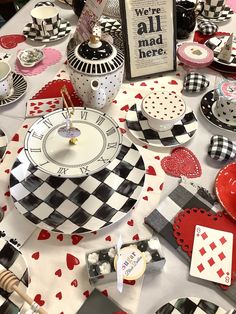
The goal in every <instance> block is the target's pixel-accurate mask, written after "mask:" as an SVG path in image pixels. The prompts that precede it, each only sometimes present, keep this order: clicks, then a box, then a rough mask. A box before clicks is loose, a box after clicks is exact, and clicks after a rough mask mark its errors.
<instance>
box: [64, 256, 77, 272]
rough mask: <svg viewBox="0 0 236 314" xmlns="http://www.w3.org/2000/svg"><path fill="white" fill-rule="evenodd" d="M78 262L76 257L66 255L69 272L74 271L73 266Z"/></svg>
mask: <svg viewBox="0 0 236 314" xmlns="http://www.w3.org/2000/svg"><path fill="white" fill-rule="evenodd" d="M79 263H80V261H79V259H78V258H77V257H75V256H74V255H72V254H69V253H67V254H66V265H67V268H68V269H69V270H72V269H74V267H75V266H77V265H79Z"/></svg>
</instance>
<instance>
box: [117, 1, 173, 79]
mask: <svg viewBox="0 0 236 314" xmlns="http://www.w3.org/2000/svg"><path fill="white" fill-rule="evenodd" d="M120 13H121V20H122V32H123V40H124V50H125V57H126V58H125V59H126V76H127V78H128V79H130V78H136V77H141V76H148V75H152V74H156V73H162V72H167V71H174V70H175V69H176V26H175V0H120Z"/></svg>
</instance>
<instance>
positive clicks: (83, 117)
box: [80, 111, 88, 120]
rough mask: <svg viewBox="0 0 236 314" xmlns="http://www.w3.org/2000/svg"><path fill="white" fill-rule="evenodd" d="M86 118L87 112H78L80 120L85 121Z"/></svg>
mask: <svg viewBox="0 0 236 314" xmlns="http://www.w3.org/2000/svg"><path fill="white" fill-rule="evenodd" d="M87 116H88V111H81V112H80V117H81V120H87Z"/></svg>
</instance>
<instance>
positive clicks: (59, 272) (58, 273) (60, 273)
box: [55, 269, 62, 277]
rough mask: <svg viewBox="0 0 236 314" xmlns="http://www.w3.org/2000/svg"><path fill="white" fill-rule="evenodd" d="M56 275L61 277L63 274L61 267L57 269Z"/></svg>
mask: <svg viewBox="0 0 236 314" xmlns="http://www.w3.org/2000/svg"><path fill="white" fill-rule="evenodd" d="M55 275H56V276H58V277H61V275H62V272H61V269H58V270H56V271H55Z"/></svg>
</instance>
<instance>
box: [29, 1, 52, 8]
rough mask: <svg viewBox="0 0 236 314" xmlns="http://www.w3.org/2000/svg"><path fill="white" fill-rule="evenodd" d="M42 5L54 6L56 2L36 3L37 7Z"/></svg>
mask: <svg viewBox="0 0 236 314" xmlns="http://www.w3.org/2000/svg"><path fill="white" fill-rule="evenodd" d="M42 6H47V7H50V6H51V7H54V4H53V3H52V2H51V1H40V2H38V3H36V4H35V6H34V7H35V8H37V7H42Z"/></svg>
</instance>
